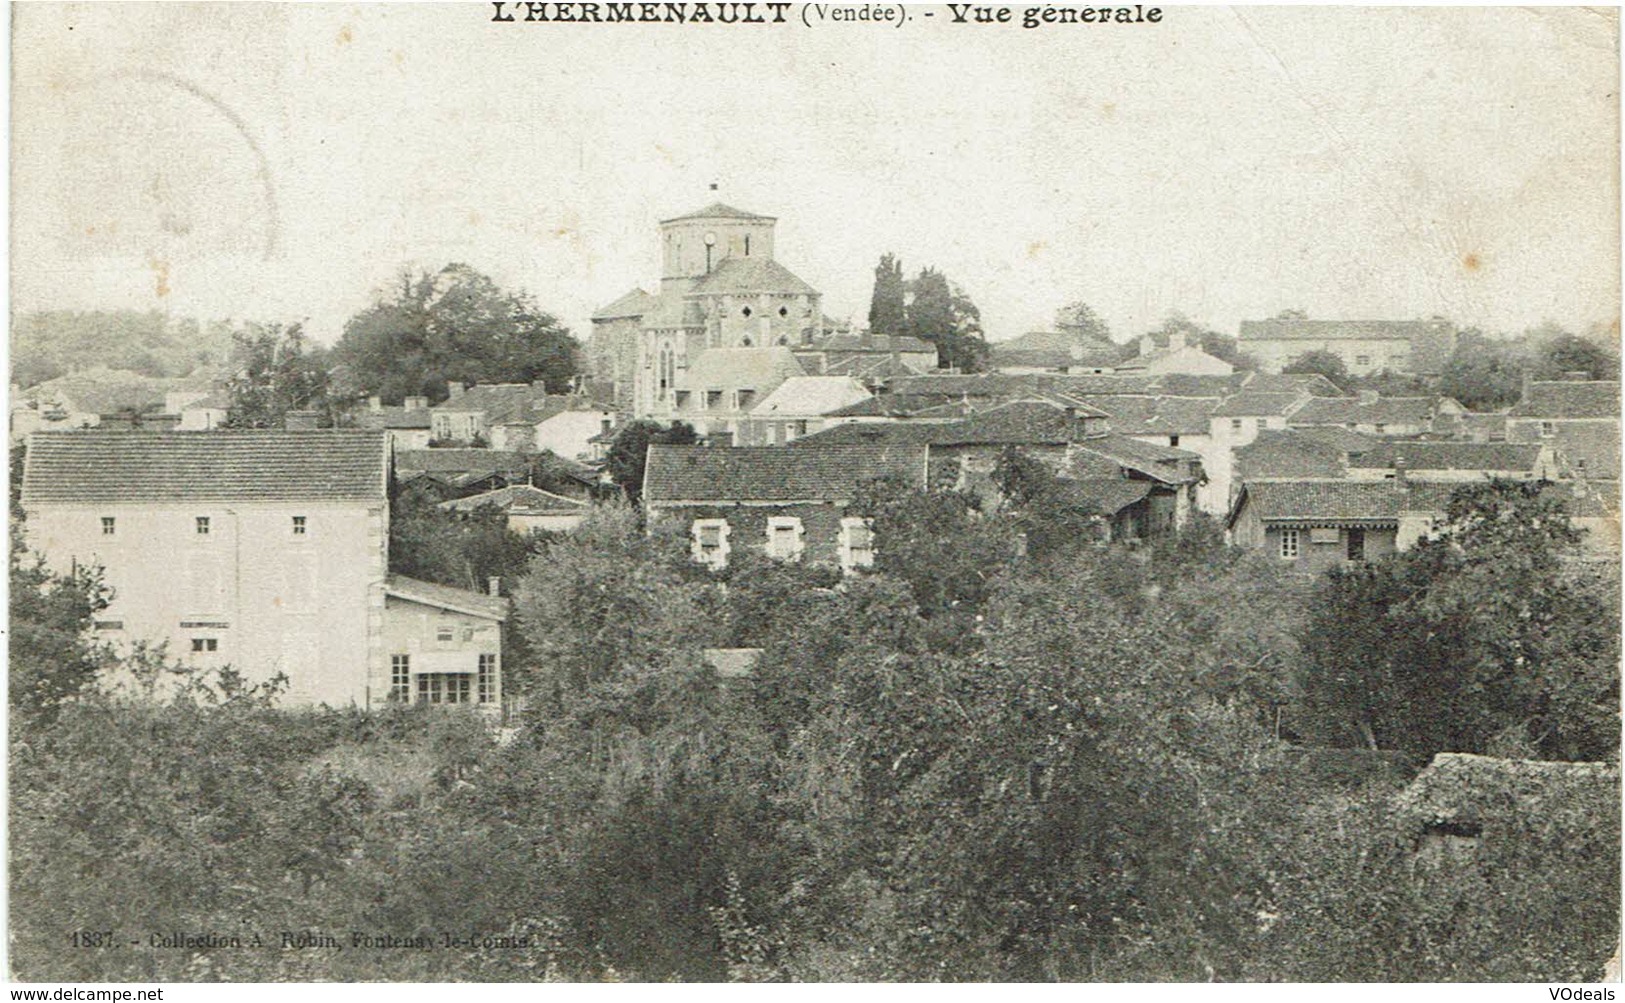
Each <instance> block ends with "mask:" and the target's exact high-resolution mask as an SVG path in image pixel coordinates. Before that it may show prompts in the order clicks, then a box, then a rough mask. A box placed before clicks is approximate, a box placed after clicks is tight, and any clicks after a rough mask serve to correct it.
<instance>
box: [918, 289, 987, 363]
mask: <svg viewBox="0 0 1625 1003" xmlns="http://www.w3.org/2000/svg"><path fill="white" fill-rule="evenodd" d="M906 333H907V334H909V335H910V336H912V337H915V338H919V339H920V340H922V341H929V342H931V343H932V344H933V345H936V346H937V355H938V358H939V359H941V361H942V365H943V366H945V367H950V368H957V369H959V370H960V371H961V372H967V373H974V372H980V371H981V370H982V369H984V368H986V365H987V356H988V351H989V349H988V345H987V339H986V338H985V337H984V336H983V334H982V315H981V311H979V310H978V309H977V308H976V304H974V303H972V302H971V300H970V297H969V296H967V295H965V292H964V291H963V290H962V289H960V288H959V287H958V286H956V285H954V284H953V283H951V282H949V281H948V278H947V276H945V275H943V274H942V273H941V272H939V271H937V270H936V269H934V268H925V269H922V270H921V271H920V274H919V275H918V276H917V277H916V278H915V279H913V280H912V281H911V282H909V284H908V327H907V332H906Z"/></svg>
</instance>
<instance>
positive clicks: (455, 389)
mask: <svg viewBox="0 0 1625 1003" xmlns="http://www.w3.org/2000/svg"><path fill="white" fill-rule="evenodd" d="M467 389H468V387H467V386H465V385H464V384H462V383H458V382H455V381H447V383H446V399H447V400H452V401H454V400H456V399H457V398H459V397H461V396H462V395H463V391H464V390H467Z"/></svg>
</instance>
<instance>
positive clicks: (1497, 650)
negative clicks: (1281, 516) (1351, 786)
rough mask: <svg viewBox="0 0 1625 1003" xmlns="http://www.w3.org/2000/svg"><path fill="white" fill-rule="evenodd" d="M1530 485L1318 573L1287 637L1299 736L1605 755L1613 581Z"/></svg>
mask: <svg viewBox="0 0 1625 1003" xmlns="http://www.w3.org/2000/svg"><path fill="white" fill-rule="evenodd" d="M1578 540H1579V533H1578V532H1577V531H1576V530H1574V529H1572V528H1571V527H1570V525H1569V521H1568V518H1567V515H1566V514H1565V511H1564V506H1563V501H1562V497H1561V494H1560V493H1559V492H1558V491H1556V490H1547V489H1546V486H1545V485H1543V484H1538V483H1523V482H1509V481H1495V482H1486V483H1484V484H1470V485H1466V486H1463V487H1461V488H1459V489H1457V490H1456V491H1455V492H1454V494H1453V495H1452V496H1451V500H1450V503H1449V507H1448V510H1447V522H1446V524H1445V526H1444V529H1443V532H1442V533H1441V535H1440V537H1439V538H1438V539H1436V540H1432V541H1424V542H1423V543H1421V544H1419V545H1418V546H1417V547H1415V548H1413V549H1412V550H1409V551H1406V552H1404V553H1401V554H1397V555H1394V556H1393V557H1390V558H1387V559H1385V560H1383V561H1380V562H1377V563H1374V564H1371V565H1365V566H1361V567H1357V568H1354V569H1351V570H1347V571H1343V570H1338V571H1335V572H1333V574H1332V575H1331V577H1330V578H1329V580H1328V581H1327V582H1326V583H1325V585H1324V586H1323V588H1322V591H1321V592H1320V594H1319V596H1318V597H1317V599H1316V601H1315V604H1314V607H1313V613H1312V616H1311V618H1310V621H1309V623H1308V626H1307V628H1306V630H1305V633H1304V635H1303V639H1302V645H1303V649H1304V651H1305V652H1306V654H1307V655H1308V658H1307V660H1306V662H1305V671H1304V675H1303V678H1302V680H1301V686H1302V688H1303V690H1304V693H1305V697H1306V700H1307V702H1308V714H1309V720H1308V726H1309V727H1310V729H1311V730H1312V731H1313V732H1314V733H1315V735H1316V736H1317V737H1319V738H1320V739H1322V740H1324V741H1328V742H1331V743H1335V744H1343V745H1370V746H1372V747H1380V748H1387V749H1400V750H1404V751H1407V752H1413V753H1416V754H1419V755H1432V754H1433V753H1435V752H1441V751H1455V752H1476V753H1490V754H1504V753H1508V752H1512V753H1514V754H1522V755H1526V756H1527V755H1530V754H1534V755H1536V756H1538V758H1543V759H1600V758H1603V757H1604V756H1606V755H1609V754H1611V753H1613V752H1615V751H1617V748H1618V720H1617V717H1615V716H1614V715H1613V713H1612V709H1613V708H1614V707H1615V706H1616V705H1617V702H1618V692H1619V690H1618V687H1619V637H1618V630H1617V617H1618V608H1619V592H1618V588H1617V582H1616V583H1614V584H1613V586H1611V587H1610V586H1607V585H1605V584H1604V583H1603V581H1602V580H1600V579H1598V578H1596V577H1594V576H1589V575H1584V574H1580V573H1577V572H1576V571H1574V570H1573V569H1571V567H1570V564H1569V562H1567V561H1566V560H1565V558H1566V557H1567V556H1568V555H1570V554H1571V553H1572V552H1573V551H1574V550H1575V548H1576V546H1577V544H1578Z"/></svg>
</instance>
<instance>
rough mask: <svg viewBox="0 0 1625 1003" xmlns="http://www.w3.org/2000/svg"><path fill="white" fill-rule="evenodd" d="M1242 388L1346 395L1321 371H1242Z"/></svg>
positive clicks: (1329, 395)
mask: <svg viewBox="0 0 1625 1003" xmlns="http://www.w3.org/2000/svg"><path fill="white" fill-rule="evenodd" d="M1237 375H1240V376H1242V377H1243V379H1242V382H1241V386H1240V389H1245V390H1256V391H1259V392H1261V393H1297V392H1298V391H1300V390H1301V391H1303V392H1304V393H1307V394H1309V395H1311V396H1314V397H1343V396H1346V395H1345V394H1344V393H1343V391H1342V389H1340V388H1339V387H1338V385H1337V384H1335V383H1333V382H1332V381H1331V380H1328V379H1327V378H1326V377H1324V376H1322V375H1320V374H1319V373H1240V374H1237Z"/></svg>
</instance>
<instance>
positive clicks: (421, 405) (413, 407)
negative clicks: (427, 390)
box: [404, 397, 429, 411]
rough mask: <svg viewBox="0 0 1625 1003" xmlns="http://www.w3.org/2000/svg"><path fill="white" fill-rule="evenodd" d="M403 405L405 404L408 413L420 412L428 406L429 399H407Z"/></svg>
mask: <svg viewBox="0 0 1625 1003" xmlns="http://www.w3.org/2000/svg"><path fill="white" fill-rule="evenodd" d="M404 404H405V406H406V409H407V410H408V411H422V410H424V409H425V408H427V407H428V406H429V398H427V397H408V398H406V400H405V401H404Z"/></svg>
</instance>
